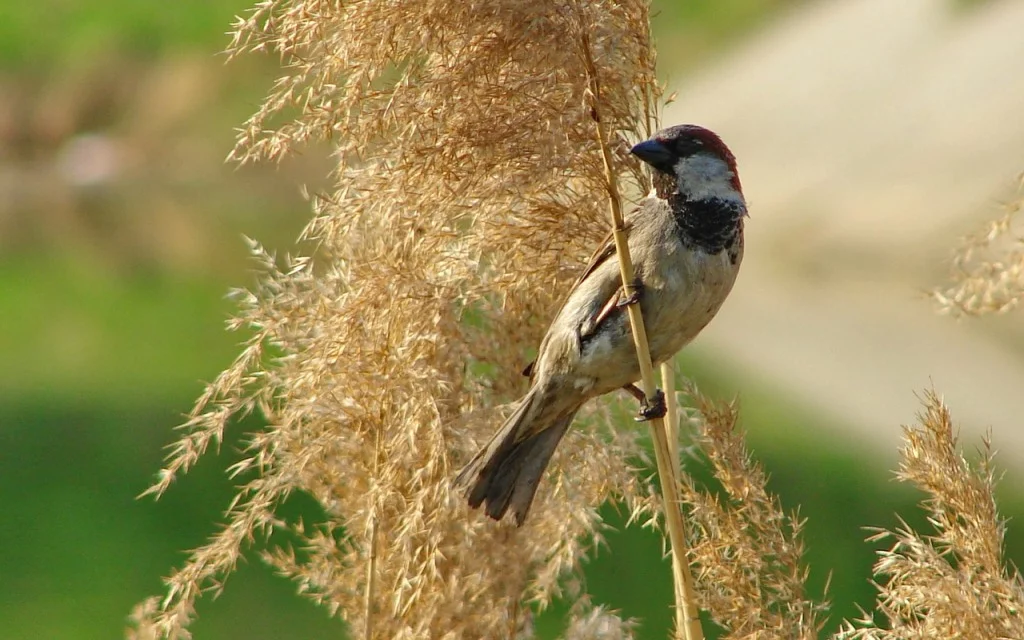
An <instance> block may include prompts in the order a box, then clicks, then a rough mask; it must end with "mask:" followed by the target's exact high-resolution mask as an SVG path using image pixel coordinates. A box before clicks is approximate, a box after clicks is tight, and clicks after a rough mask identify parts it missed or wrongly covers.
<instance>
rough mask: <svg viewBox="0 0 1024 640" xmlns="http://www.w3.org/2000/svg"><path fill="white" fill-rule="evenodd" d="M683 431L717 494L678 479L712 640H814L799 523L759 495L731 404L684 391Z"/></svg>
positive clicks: (759, 472)
mask: <svg viewBox="0 0 1024 640" xmlns="http://www.w3.org/2000/svg"><path fill="white" fill-rule="evenodd" d="M684 388H685V393H686V395H687V396H689V398H690V399H691V400H692V401H693V402H692V405H693V407H694V409H693V410H692V411H691V414H690V423H691V424H690V426H691V428H692V429H693V430H694V432H695V436H694V437H695V444H696V445H697V446H698V447H699V449H700V451H701V452H702V453H703V455H705V456H706V457H707V460H708V462H709V464H710V467H711V471H712V473H713V475H714V478H715V480H716V481H717V482H718V484H719V485H720V486H719V487H710V488H709V487H701V486H698V485H696V484H695V483H694V481H693V480H692V478H690V477H688V476H684V481H683V500H684V502H686V503H687V505H688V506H689V508H690V524H691V527H692V530H691V536H690V537H691V540H692V543H691V550H690V557H691V560H692V562H693V563H694V565H695V569H694V570H695V573H696V580H697V588H698V592H699V593H700V597H701V608H702V609H704V610H706V611H707V612H708V614H709V615H710V617H711V619H712V620H713V621H714V622H715V623H716V624H717V625H718V626H720V627H722V628H723V629H724V634H723V635H722V636H720V637H722V638H729V639H730V640H739V639H741V638H744V639H750V640H753V639H755V638H792V639H801V640H805V639H806V640H810V639H811V638H817V637H818V633H819V632H820V630H821V626H822V624H823V622H824V619H825V613H826V611H827V604H826V603H824V602H817V601H814V600H812V599H811V598H809V597H808V596H807V594H806V593H805V588H804V584H805V581H806V579H807V570H806V569H805V568H804V567H803V565H802V564H801V561H802V557H803V553H804V548H803V543H802V542H801V540H800V534H801V529H802V526H803V521H802V520H801V519H800V518H799V517H798V516H797V514H790V513H786V511H785V510H784V509H783V508H782V505H781V504H780V502H779V499H778V497H777V496H775V495H773V494H771V493H770V492H769V491H768V489H767V482H768V477H767V475H766V474H765V472H764V469H763V468H762V467H761V465H760V464H758V463H757V462H756V461H754V459H753V457H752V456H751V454H750V451H749V450H748V449H747V446H746V443H745V441H744V433H743V432H742V430H740V428H739V426H738V418H739V415H738V412H737V409H736V406H735V405H734V404H727V403H722V402H714V401H712V400H710V399H708V398H707V397H705V396H703V395H702V394H701V393H700V392H699V391H698V390H697V389H696V387H694V386H693V385H692V384H687V385H686V386H685V387H684Z"/></svg>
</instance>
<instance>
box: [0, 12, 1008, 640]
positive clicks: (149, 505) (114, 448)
mask: <svg viewBox="0 0 1024 640" xmlns="http://www.w3.org/2000/svg"><path fill="white" fill-rule="evenodd" d="M789 4H792V2H789V3H786V2H781V1H779V2H757V1H755V0H728V1H721V0H718V1H712V0H702V1H694V2H669V1H668V0H666V1H664V2H661V3H659V6H660V8H661V10H662V11H661V13H660V15H659V16H658V18H657V29H656V32H657V34H658V36H659V39H660V41H661V42H662V46H661V56H662V61H663V64H664V65H665V66H667V67H669V68H676V69H685V68H687V67H692V66H695V65H696V64H697V63H698V61H700V60H703V59H706V57H707V56H708V55H713V54H714V53H715V52H716V51H718V50H720V49H721V47H723V46H726V45H727V44H728V43H729V42H730V41H731V40H733V39H735V38H739V37H742V36H743V34H744V33H746V32H747V30H748V29H750V28H752V27H754V26H756V25H757V24H758V23H759V22H760V21H762V20H764V19H768V18H770V17H771V15H772V13H773V12H774V11H775V10H778V9H781V8H785V7H786V6H788V5H789ZM245 6H246V5H244V4H242V3H240V2H237V1H228V0H214V1H207V2H198V1H196V0H183V1H182V2H178V3H173V4H163V5H155V4H152V3H140V2H129V1H128V0H96V1H93V2H85V1H65V2H56V1H52V0H51V1H45V2H37V3H13V2H10V3H4V4H3V6H2V8H0V64H2V68H3V70H4V75H0V81H3V79H9V78H11V77H17V78H22V79H24V78H29V79H32V78H46V77H55V76H59V75H60V74H61V73H62V72H64V71H65V70H67V69H69V68H74V67H76V66H80V65H83V64H86V63H87V62H88V61H89V60H91V59H95V58H100V57H105V58H125V59H128V60H133V61H137V60H143V61H146V60H158V59H160V58H161V57H163V56H168V55H174V54H176V53H178V52H182V51H198V52H208V53H209V55H210V57H211V58H212V57H213V56H214V53H215V52H216V51H218V50H219V49H220V48H221V47H222V46H223V45H224V44H225V42H226V37H225V36H224V35H223V32H224V31H226V29H227V27H228V25H229V23H230V20H231V17H232V15H234V14H235V13H236V12H238V11H240V10H242V9H243V8H244V7H245ZM269 72H270V70H269V69H268V73H267V74H265V75H266V77H269V76H270V74H269ZM256 75H257V77H259V74H256ZM261 88H262V87H261V86H256V87H253V88H250V89H249V93H248V94H246V97H245V99H241V98H240V99H239V100H238V101H237V102H234V103H229V104H226V105H224V106H223V109H222V110H221V111H219V112H217V113H211V114H210V119H211V121H218V122H219V121H221V120H224V119H225V118H226V117H227V116H228V115H229V116H230V118H231V119H232V121H234V122H240V121H241V119H242V117H244V116H245V115H246V114H247V113H248V111H249V110H250V109H251V108H252V106H253V105H252V103H251V102H247V101H246V100H251V97H252V95H258V94H259V91H260V90H261ZM226 114H227V115H226ZM230 135H231V133H230V131H227V130H225V131H224V138H223V139H224V147H223V148H222V149H220V153H221V154H224V153H226V152H227V150H228V148H229V145H230ZM307 212H308V208H307V206H306V205H305V204H304V203H303V202H302V201H301V200H300V199H299V198H298V197H297V196H296V197H295V199H294V212H293V213H291V214H289V215H291V216H292V220H291V221H290V222H286V223H284V224H282V225H277V226H274V225H271V226H269V227H268V226H267V225H266V224H265V223H263V222H262V219H263V217H264V214H265V213H266V212H264V211H261V210H259V209H258V208H253V209H252V210H248V211H246V212H245V214H244V215H243V214H238V213H237V212H235V214H234V216H233V218H232V223H231V224H232V227H231V231H230V233H228V234H227V236H226V237H228V238H229V239H228V241H227V242H228V243H229V244H228V245H227V246H226V248H225V252H226V253H228V254H230V255H231V256H233V259H231V260H227V261H225V262H224V264H222V265H221V266H220V267H219V268H217V269H214V270H210V271H204V270H196V269H191V270H168V269H159V268H154V269H123V268H112V267H111V265H110V263H109V262H107V261H103V260H97V259H96V257H95V255H94V254H92V253H90V252H89V251H77V250H75V248H74V247H73V246H72V247H70V248H69V247H68V246H67V245H66V244H62V245H61V246H60V248H59V249H57V248H55V247H54V246H53V245H51V244H48V243H47V241H46V239H45V238H43V239H40V240H39V242H38V243H37V245H34V246H26V247H19V249H18V250H17V251H6V252H5V253H3V254H0V318H2V327H3V330H2V331H0V359H2V360H0V361H2V362H3V365H4V366H3V367H0V506H2V508H3V518H2V520H0V575H2V579H0V638H73V639H78V638H82V639H92V638H96V639H100V638H111V637H116V636H118V635H120V634H121V633H122V629H123V627H124V626H125V621H126V616H127V614H128V613H129V611H130V610H131V608H132V606H133V605H134V604H135V603H136V602H138V601H139V600H141V599H143V598H144V597H146V596H148V595H152V594H157V593H160V591H161V582H160V578H161V576H163V575H166V574H167V572H168V571H169V569H170V568H171V567H173V566H177V565H178V564H180V563H181V561H182V559H183V558H184V553H183V552H184V550H186V549H188V548H191V547H194V546H196V545H199V544H202V543H203V542H204V541H205V539H206V537H207V536H208V535H209V534H210V533H211V532H212V531H213V530H214V526H215V523H217V522H218V521H219V518H220V515H221V511H222V509H223V508H224V507H225V506H226V505H227V503H228V501H229V499H230V496H231V490H232V487H231V484H230V482H229V481H228V480H227V479H226V478H225V477H224V475H223V473H222V469H224V468H225V467H226V466H227V465H228V464H229V463H230V462H231V461H233V460H235V459H236V450H237V438H238V436H239V434H241V433H242V432H243V431H244V430H245V428H254V427H256V426H257V425H256V424H255V423H251V424H249V425H238V426H237V427H236V429H235V430H234V433H233V435H232V437H231V438H229V440H228V441H227V442H226V443H225V446H224V447H223V448H222V450H221V452H220V453H219V454H217V455H210V456H208V457H207V458H206V459H204V460H203V461H202V462H201V463H200V464H199V465H198V467H197V468H196V469H195V471H194V472H193V473H191V474H190V475H189V476H187V477H186V478H185V479H183V480H182V481H180V482H178V483H176V484H175V485H174V486H173V487H172V489H171V490H170V491H169V492H168V494H167V495H166V496H165V497H164V498H163V499H162V500H160V501H159V502H153V501H152V500H148V499H146V500H136V498H135V496H136V495H137V494H139V493H140V492H141V491H142V490H144V489H145V488H146V487H147V486H148V484H149V482H150V481H151V480H152V478H153V476H154V473H155V472H156V470H157V469H158V468H159V466H160V463H161V459H162V456H163V453H164V447H165V446H166V445H167V444H168V443H169V442H171V440H172V439H173V437H174V433H173V431H172V427H173V426H174V425H176V424H178V423H179V422H180V421H181V414H182V413H184V412H186V411H187V410H188V409H189V408H190V407H191V403H192V401H193V399H194V398H195V396H196V395H197V394H198V393H199V392H200V390H201V386H202V385H201V382H200V381H201V380H209V379H212V378H213V377H214V376H215V375H216V374H217V372H218V371H219V370H220V369H221V368H223V367H224V366H225V365H226V364H227V363H228V362H230V360H231V359H232V358H233V357H234V355H235V354H236V353H237V350H238V347H237V343H238V342H239V341H240V339H241V336H238V335H234V334H229V333H227V332H226V331H225V330H224V328H223V326H224V321H225V320H226V319H227V317H228V316H229V314H230V313H231V310H232V307H231V304H230V303H229V302H228V301H227V300H226V299H225V298H224V293H225V292H226V291H227V290H228V289H229V288H230V287H234V286H244V285H247V284H249V283H250V282H251V281H252V277H253V276H252V275H251V274H250V273H249V272H247V270H246V268H247V267H246V263H245V262H244V259H243V258H242V255H243V252H244V247H243V244H242V242H241V240H240V239H239V238H240V234H241V233H250V234H254V235H257V237H258V238H259V239H260V240H262V241H264V242H265V243H266V244H268V245H270V246H273V247H279V248H281V249H282V250H285V249H287V248H288V247H290V246H291V241H292V238H293V237H294V233H295V231H296V230H297V229H298V228H299V227H300V226H301V224H302V221H303V220H304V219H305V217H306V216H307ZM250 221H251V224H250ZM254 229H268V231H267V233H268V235H269V237H268V236H260V235H259V234H258V233H254V231H253V230H254ZM219 232H221V233H223V232H224V230H223V229H220V230H219ZM230 243H233V244H230ZM683 370H684V371H685V372H686V373H687V374H688V375H691V376H692V377H694V378H695V379H697V380H698V381H699V382H700V384H701V386H702V387H703V388H704V390H705V391H709V392H712V393H713V394H717V395H720V396H723V397H733V396H734V395H737V394H738V395H739V396H740V397H741V400H742V408H743V413H742V415H743V423H744V427H745V428H747V429H748V430H749V432H750V443H751V445H752V447H753V448H754V450H755V452H756V455H757V458H758V459H759V460H760V461H762V462H763V464H764V465H765V466H766V467H767V469H768V470H769V472H770V473H771V488H772V489H773V490H774V491H776V492H777V493H778V494H779V495H780V496H781V498H782V501H783V503H784V504H785V506H786V507H787V508H790V509H796V508H797V507H799V508H800V513H801V514H802V515H803V516H805V517H807V518H808V523H807V528H806V536H805V540H806V543H807V548H808V556H807V562H808V564H809V566H810V568H811V580H810V589H811V592H812V593H814V594H820V593H821V591H822V589H823V587H824V585H825V583H826V582H829V581H830V582H831V587H830V592H829V595H828V597H829V599H830V600H831V601H832V602H833V616H832V619H831V621H830V624H829V628H830V629H831V628H835V626H836V625H837V624H838V623H839V622H840V621H841V620H842V618H843V617H849V616H854V615H856V614H857V609H856V605H858V604H859V605H861V606H863V607H866V608H870V606H871V603H872V601H873V596H874V591H873V588H872V587H871V585H870V583H869V577H870V567H871V564H872V562H873V560H874V556H873V550H872V547H871V546H870V545H868V544H866V543H864V542H863V539H864V537H865V536H866V532H865V531H864V530H863V527H866V526H890V527H891V526H893V525H895V524H896V517H895V513H897V512H899V513H900V514H902V515H903V516H904V517H906V518H907V519H908V520H909V521H910V522H911V523H912V524H915V525H920V524H923V519H922V517H921V515H920V513H919V512H918V511H917V509H916V508H915V503H916V501H917V500H918V499H919V497H920V496H918V495H917V494H915V493H914V492H913V491H911V490H909V489H908V488H906V487H903V486H901V485H898V484H896V483H895V482H893V481H892V480H891V476H892V474H891V472H890V471H887V470H886V468H885V466H884V465H883V464H880V463H878V462H877V461H876V460H875V453H874V450H873V448H872V446H871V445H870V444H869V443H860V442H852V441H844V440H843V438H842V436H840V435H837V434H838V433H839V432H838V431H837V430H836V425H831V424H827V423H825V422H823V421H822V420H821V419H820V418H819V417H818V416H815V415H813V414H811V413H809V412H806V411H804V410H802V408H801V407H799V406H795V405H793V404H792V403H791V402H790V401H789V400H788V399H787V398H786V397H785V396H784V395H782V394H780V393H779V392H778V390H776V389H773V388H772V387H771V385H770V383H769V382H767V381H764V380H753V379H747V378H743V377H738V376H737V375H735V372H730V371H724V370H720V369H716V368H714V367H713V366H710V365H709V363H708V362H707V361H706V360H702V359H701V358H698V357H696V356H693V355H684V357H683ZM912 392H913V390H912V389H908V390H907V393H912ZM897 426H898V425H896V424H893V425H892V428H893V429H895V428H897ZM1001 497H1002V498H1003V511H1004V513H1005V514H1006V515H1009V516H1014V515H1016V514H1019V513H1022V512H1024V506H1022V504H1021V500H1020V495H1019V494H1016V493H1013V492H1005V495H1003V496H1001ZM298 502H299V504H297V505H296V506H294V508H296V509H300V510H301V509H313V507H311V506H310V505H303V504H301V499H298ZM289 508H292V505H289ZM608 515H609V519H610V520H611V521H612V522H613V523H615V522H618V523H621V522H622V520H621V517H620V516H619V515H618V514H615V513H609V514H608ZM608 542H609V546H608V547H607V548H604V549H602V550H601V551H600V552H599V553H598V554H597V556H596V558H595V559H594V560H593V561H592V562H591V563H590V564H589V565H588V568H587V572H586V575H587V587H588V589H589V590H590V591H591V593H592V594H593V595H594V597H595V600H596V601H597V602H601V603H605V604H607V605H610V606H611V607H613V608H617V609H620V610H621V611H622V612H623V613H624V614H626V615H628V616H635V617H638V618H641V619H642V620H643V622H642V624H641V627H640V632H639V633H638V637H640V638H664V637H666V630H667V628H668V626H669V624H670V622H671V611H670V604H671V577H670V576H671V574H670V570H669V565H668V563H667V562H666V561H665V560H664V559H663V558H662V557H661V543H660V540H659V539H658V538H657V537H655V536H654V535H652V534H650V533H648V532H645V531H640V530H636V529H630V530H627V531H618V532H612V533H611V534H610V535H609V536H608ZM1008 552H1009V554H1010V557H1013V558H1021V557H1024V537H1022V536H1021V534H1020V533H1019V532H1018V530H1017V529H1016V528H1015V527H1013V526H1012V525H1011V528H1010V535H1009V537H1008ZM564 610H565V608H564V606H562V605H557V606H555V607H553V608H552V609H551V610H549V611H548V612H546V613H545V614H543V615H542V616H540V618H539V619H538V628H539V630H540V631H541V633H542V636H543V637H555V636H556V635H557V633H558V631H559V630H560V629H561V628H562V622H563V621H562V616H563V614H564ZM198 614H199V619H198V621H197V622H196V623H195V625H194V627H193V631H194V633H195V636H196V637H197V638H205V639H234V638H243V637H244V638H250V639H254V640H255V639H261V638H325V637H343V635H344V631H343V625H341V623H340V622H338V620H336V619H329V618H328V617H327V615H326V613H325V612H324V611H322V610H320V609H317V608H316V607H314V606H313V605H312V604H310V603H308V602H306V601H305V600H303V599H301V598H299V597H298V596H296V595H294V589H293V588H292V585H290V584H289V583H288V582H286V581H284V580H282V579H280V578H276V577H274V576H273V575H271V573H270V572H269V571H268V570H267V569H266V568H265V567H264V566H263V565H261V564H260V563H259V562H258V561H252V562H249V563H243V564H241V565H240V566H239V569H238V571H237V572H236V573H235V574H234V575H233V576H232V577H231V578H230V579H229V580H228V583H227V589H226V590H225V592H224V593H223V595H221V596H220V597H219V598H217V599H216V600H213V599H204V600H202V601H201V602H200V604H199V609H198Z"/></svg>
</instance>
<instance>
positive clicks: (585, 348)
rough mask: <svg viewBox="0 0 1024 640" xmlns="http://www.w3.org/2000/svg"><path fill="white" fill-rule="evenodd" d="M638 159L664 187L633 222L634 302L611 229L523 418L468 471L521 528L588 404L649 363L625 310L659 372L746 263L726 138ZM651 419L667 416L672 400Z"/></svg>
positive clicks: (482, 498) (644, 415)
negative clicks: (633, 312)
mask: <svg viewBox="0 0 1024 640" xmlns="http://www.w3.org/2000/svg"><path fill="white" fill-rule="evenodd" d="M631 152H632V153H633V154H634V155H636V156H637V157H639V158H640V159H641V160H643V161H644V162H646V163H647V164H649V165H650V166H651V167H652V168H653V177H654V180H653V182H654V190H653V191H652V193H651V195H650V196H649V197H647V198H646V199H645V200H643V201H642V202H641V203H640V205H639V206H638V207H637V208H636V209H634V210H633V211H631V212H629V213H628V214H627V215H626V217H625V225H626V232H627V241H628V243H629V251H630V254H631V255H632V258H633V266H634V270H635V274H636V278H637V283H636V284H637V293H636V294H635V295H634V296H633V298H634V299H626V298H625V296H624V295H623V290H622V281H621V278H620V275H619V266H618V261H617V258H616V251H615V243H614V241H613V238H612V236H611V234H609V235H608V237H607V238H605V240H604V242H603V243H602V244H601V246H600V247H599V248H598V250H597V251H596V252H595V253H594V255H593V256H592V257H591V259H590V262H589V263H588V264H587V266H586V268H585V269H584V270H583V273H582V275H581V276H580V277H579V278H578V279H577V280H576V282H575V283H574V284H573V286H572V288H571V290H570V291H569V294H568V296H567V297H566V300H565V303H564V304H563V305H562V308H561V309H560V310H559V312H558V314H557V315H556V316H555V319H554V320H553V321H552V322H551V326H550V327H548V331H547V334H546V335H545V336H544V340H543V342H541V345H540V349H539V350H538V355H537V360H536V361H535V362H534V363H532V364H531V365H530V366H528V367H527V369H526V370H525V371H524V372H523V373H524V374H525V375H529V376H530V389H529V391H527V392H526V395H525V396H524V397H523V398H522V399H521V400H520V401H519V404H518V406H517V407H516V409H515V411H514V412H513V413H512V415H511V416H510V417H509V418H508V419H507V420H506V421H505V423H504V424H503V425H502V427H501V429H499V430H498V432H497V433H496V434H495V435H494V437H493V438H491V440H490V442H488V443H487V445H486V446H484V448H483V449H482V450H481V451H480V452H479V453H477V454H476V456H474V457H473V459H472V460H471V461H470V462H469V464H467V465H466V467H465V468H464V469H463V470H462V471H461V472H460V473H459V476H458V478H457V480H456V482H457V483H458V484H461V485H463V486H466V487H467V490H466V495H467V497H468V499H469V505H470V507H472V508H476V507H479V506H480V505H481V504H483V503H486V512H487V515H488V516H490V517H492V518H494V519H495V520H500V519H501V518H502V517H503V516H504V515H505V513H506V512H508V510H509V509H511V510H512V513H513V515H514V517H515V521H516V524H518V525H522V524H523V521H524V520H525V519H526V514H527V512H528V511H529V509H530V504H531V503H532V502H533V497H534V494H535V493H536V491H537V485H538V483H539V482H540V478H541V475H542V474H543V473H544V469H545V468H546V467H547V465H548V462H549V461H550V459H551V454H552V453H553V452H554V450H555V447H556V446H557V445H558V442H559V441H560V440H561V439H562V436H563V435H564V434H565V431H566V429H568V428H569V424H570V423H572V420H573V417H574V416H575V415H576V412H577V411H579V409H580V407H582V406H583V404H584V403H585V402H587V401H588V400H590V399H591V398H595V397H597V396H600V395H603V394H605V393H608V392H610V391H614V390H616V389H623V388H624V389H626V390H627V391H629V392H630V393H632V394H633V395H634V396H635V397H637V398H638V399H641V401H642V402H643V399H644V394H643V393H642V392H641V391H640V390H639V389H638V388H637V387H636V386H635V385H634V384H633V383H634V382H635V381H637V380H638V379H639V378H640V365H639V363H638V361H637V355H636V352H635V349H634V346H633V338H632V335H631V330H630V325H629V319H628V317H627V316H628V314H627V313H625V309H624V307H625V305H628V304H634V303H639V304H640V309H641V311H642V313H643V318H644V325H645V327H646V329H647V335H648V341H649V345H650V352H651V359H652V361H653V362H654V364H655V365H657V364H659V363H661V362H664V361H665V360H667V359H669V358H671V357H672V356H674V355H675V354H676V352H677V351H679V350H680V349H681V348H683V347H684V346H685V345H686V344H687V343H689V342H690V341H691V340H693V338H694V337H696V336H697V334H698V333H700V331H701V329H703V328H704V327H705V326H706V325H707V324H708V322H710V321H711V319H712V318H713V317H714V316H715V313H717V312H718V309H719V307H721V306H722V303H723V302H724V301H725V298H726V296H727V295H728V294H729V291H730V290H731V289H732V285H733V282H734V281H735V279H736V273H737V272H738V270H739V267H740V261H741V260H742V257H743V217H744V216H745V215H746V213H747V209H746V203H745V201H744V199H743V192H742V190H741V189H740V179H739V174H738V173H737V171H736V159H735V157H734V156H733V155H732V153H731V152H730V151H729V149H728V148H727V147H726V146H725V144H724V143H723V142H722V140H721V138H719V137H718V136H717V135H715V134H714V133H712V132H711V131H708V130H707V129H704V128H702V127H698V126H696V125H679V126H675V127H670V128H668V129H663V130H662V131H659V132H658V133H657V134H656V135H655V136H654V137H653V138H651V139H650V140H647V141H644V142H641V143H640V144H638V145H636V146H635V147H633V148H632V150H631ZM655 404H656V406H650V407H649V406H646V403H644V408H643V409H642V410H641V412H640V413H641V418H639V419H650V418H654V417H660V415H663V414H664V395H663V394H660V392H659V398H658V399H657V402H656V403H655Z"/></svg>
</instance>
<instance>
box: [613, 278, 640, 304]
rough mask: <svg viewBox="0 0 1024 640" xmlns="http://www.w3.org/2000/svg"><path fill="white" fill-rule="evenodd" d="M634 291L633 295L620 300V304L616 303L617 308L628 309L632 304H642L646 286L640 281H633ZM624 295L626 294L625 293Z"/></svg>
mask: <svg viewBox="0 0 1024 640" xmlns="http://www.w3.org/2000/svg"><path fill="white" fill-rule="evenodd" d="M632 289H633V293H631V294H629V295H628V296H626V297H625V298H623V299H622V300H619V301H618V302H616V303H615V306H616V307H628V306H629V305H631V304H636V303H638V302H640V294H641V293H643V290H644V286H643V285H642V284H640V281H639V280H635V281H633V287H632ZM623 293H625V291H623Z"/></svg>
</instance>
